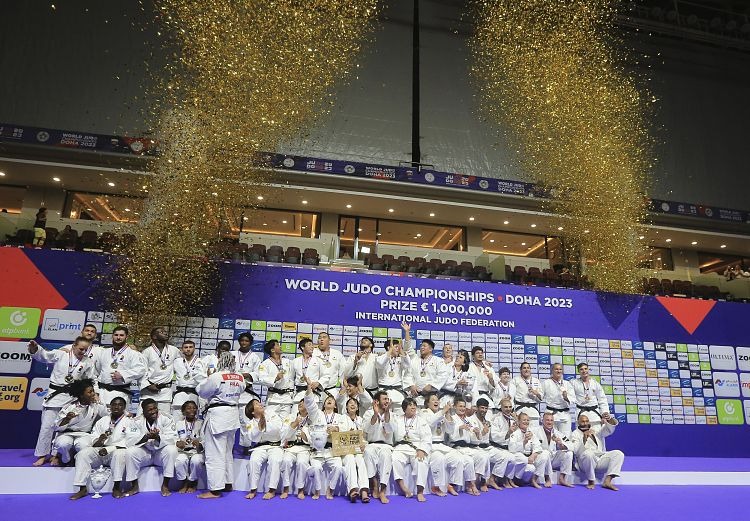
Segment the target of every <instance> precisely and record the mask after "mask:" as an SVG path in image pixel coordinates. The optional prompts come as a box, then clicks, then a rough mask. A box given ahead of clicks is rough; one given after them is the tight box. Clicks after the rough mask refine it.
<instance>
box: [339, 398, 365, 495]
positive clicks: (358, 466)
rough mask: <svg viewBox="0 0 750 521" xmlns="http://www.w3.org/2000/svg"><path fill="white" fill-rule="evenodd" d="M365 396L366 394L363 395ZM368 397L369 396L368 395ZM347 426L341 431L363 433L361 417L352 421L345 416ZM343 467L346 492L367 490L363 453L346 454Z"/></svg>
mask: <svg viewBox="0 0 750 521" xmlns="http://www.w3.org/2000/svg"><path fill="white" fill-rule="evenodd" d="M363 394H367V392H365V393H363ZM368 396H369V395H368ZM345 418H346V420H347V423H348V426H347V427H346V428H345V429H343V431H344V432H345V431H362V432H364V420H363V419H362V417H361V416H357V417H355V418H354V419H352V418H351V417H350V416H345ZM342 463H343V465H344V481H346V489H347V491H352V490H354V489H363V488H369V487H370V483H369V481H368V479H367V478H368V474H369V473H368V472H367V464H366V463H365V457H364V453H358V454H347V455H346V456H344V457H343V458H342Z"/></svg>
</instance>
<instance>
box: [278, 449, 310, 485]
mask: <svg viewBox="0 0 750 521" xmlns="http://www.w3.org/2000/svg"><path fill="white" fill-rule="evenodd" d="M292 467H294V491H295V492H296V491H299V490H302V489H304V488H305V481H306V480H307V474H308V472H309V471H310V449H308V448H307V447H305V446H300V445H296V446H292V447H288V448H286V449H284V455H283V457H282V459H281V484H282V486H284V487H285V488H286V487H290V486H291V484H292Z"/></svg>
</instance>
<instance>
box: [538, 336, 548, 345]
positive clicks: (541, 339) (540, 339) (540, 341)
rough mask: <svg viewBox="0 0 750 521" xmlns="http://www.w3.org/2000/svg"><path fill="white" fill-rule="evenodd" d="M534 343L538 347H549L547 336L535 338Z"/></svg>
mask: <svg viewBox="0 0 750 521" xmlns="http://www.w3.org/2000/svg"><path fill="white" fill-rule="evenodd" d="M536 343H537V344H538V345H540V346H548V345H549V337H548V336H538V337H536Z"/></svg>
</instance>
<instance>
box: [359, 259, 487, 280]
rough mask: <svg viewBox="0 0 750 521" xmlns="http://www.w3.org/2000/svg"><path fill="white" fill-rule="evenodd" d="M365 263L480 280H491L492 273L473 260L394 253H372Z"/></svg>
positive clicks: (373, 267) (372, 266) (376, 267)
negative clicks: (462, 260) (380, 255)
mask: <svg viewBox="0 0 750 521" xmlns="http://www.w3.org/2000/svg"><path fill="white" fill-rule="evenodd" d="M365 265H366V266H367V267H368V268H369V269H371V270H378V271H399V272H406V273H424V274H427V275H445V276H451V277H463V278H472V279H479V280H491V279H492V274H491V273H490V272H488V271H487V268H485V267H484V266H474V265H473V264H472V263H471V262H466V261H464V262H462V263H460V264H459V263H458V261H455V260H446V261H442V260H440V259H430V260H429V261H428V260H425V259H424V258H423V257H415V258H414V259H411V258H410V257H406V256H401V257H398V258H395V257H394V256H393V255H383V256H382V257H378V256H377V255H370V256H368V257H367V258H365Z"/></svg>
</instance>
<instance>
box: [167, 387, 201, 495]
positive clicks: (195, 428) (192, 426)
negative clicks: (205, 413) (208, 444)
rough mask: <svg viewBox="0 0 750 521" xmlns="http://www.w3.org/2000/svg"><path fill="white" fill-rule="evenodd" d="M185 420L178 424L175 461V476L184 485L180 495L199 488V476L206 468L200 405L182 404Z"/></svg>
mask: <svg viewBox="0 0 750 521" xmlns="http://www.w3.org/2000/svg"><path fill="white" fill-rule="evenodd" d="M181 413H182V417H183V419H182V420H180V421H178V422H177V425H176V428H177V441H176V442H175V446H176V447H177V451H178V452H177V457H176V458H175V461H174V474H175V478H177V481H179V482H181V483H182V486H181V487H180V490H179V492H180V494H192V493H193V492H195V490H196V489H197V487H198V475H199V473H200V471H201V470H202V469H203V468H204V467H205V460H204V456H203V445H202V444H201V437H200V434H201V430H202V428H203V420H201V419H198V417H197V415H198V404H197V403H195V402H194V401H192V400H188V401H186V402H185V403H183V404H182V408H181Z"/></svg>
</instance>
